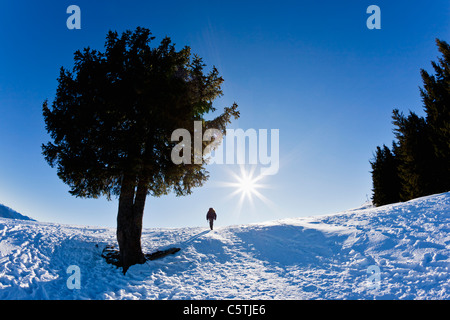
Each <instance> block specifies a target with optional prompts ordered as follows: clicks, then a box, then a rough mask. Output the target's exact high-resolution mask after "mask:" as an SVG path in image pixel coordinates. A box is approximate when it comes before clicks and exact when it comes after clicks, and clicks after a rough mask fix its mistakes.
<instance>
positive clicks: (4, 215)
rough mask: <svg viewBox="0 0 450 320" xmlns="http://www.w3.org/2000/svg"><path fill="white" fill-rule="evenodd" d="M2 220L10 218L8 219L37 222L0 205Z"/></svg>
mask: <svg viewBox="0 0 450 320" xmlns="http://www.w3.org/2000/svg"><path fill="white" fill-rule="evenodd" d="M0 218H8V219H20V220H31V221H35V220H34V219H31V218H30V217H27V216H24V215H22V214H20V213H18V212H17V211H15V210H13V209H11V208H9V207H7V206H4V205H2V204H0Z"/></svg>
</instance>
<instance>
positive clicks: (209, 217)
mask: <svg viewBox="0 0 450 320" xmlns="http://www.w3.org/2000/svg"><path fill="white" fill-rule="evenodd" d="M216 219H217V214H216V212H215V211H214V209H213V208H209V210H208V213H207V214H206V220H209V227H210V228H211V230H212V229H213V223H214V220H216Z"/></svg>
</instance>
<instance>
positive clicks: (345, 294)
mask: <svg viewBox="0 0 450 320" xmlns="http://www.w3.org/2000/svg"><path fill="white" fill-rule="evenodd" d="M449 218H450V193H444V194H439V195H434V196H429V197H424V198H420V199H415V200H412V201H409V202H406V203H399V204H393V205H387V206H383V207H379V208H369V207H368V206H365V207H363V208H360V209H353V210H350V211H346V212H341V213H337V214H331V215H325V216H315V217H307V218H296V219H285V220H278V221H271V222H267V223H258V224H250V225H239V226H229V227H223V228H218V229H217V230H214V231H209V230H207V228H206V227H205V228H179V229H144V231H143V236H142V245H143V248H144V251H145V252H154V251H157V250H161V249H165V248H169V247H179V248H181V250H180V251H179V252H178V253H176V254H174V255H170V256H167V257H165V258H163V259H160V260H154V261H147V263H145V264H143V265H135V266H132V267H131V268H130V269H129V271H128V272H127V274H126V275H125V276H124V275H123V274H122V272H121V270H120V269H118V268H116V267H115V266H113V265H111V264H108V263H106V262H105V260H104V259H103V258H102V257H101V252H102V249H103V248H105V247H106V246H107V245H111V244H114V243H116V240H115V229H112V228H100V227H86V226H74V225H61V224H55V223H43V222H34V221H20V220H10V219H0V299H449V298H450V274H449V271H450V270H449V268H450V234H449V231H450V219H449ZM70 266H77V267H78V270H79V276H80V277H79V280H80V281H79V289H73V287H72V286H70V285H68V284H69V281H70V277H71V276H72V273H71V270H73V268H69V267H70ZM68 271H69V272H68ZM374 271H375V273H373V272H374ZM71 288H72V289H71Z"/></svg>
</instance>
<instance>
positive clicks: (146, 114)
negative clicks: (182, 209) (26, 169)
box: [42, 27, 239, 273]
mask: <svg viewBox="0 0 450 320" xmlns="http://www.w3.org/2000/svg"><path fill="white" fill-rule="evenodd" d="M152 40H154V37H152V36H151V33H150V31H149V30H148V29H146V28H140V27H138V28H137V29H136V30H135V31H134V32H131V31H126V32H124V33H123V34H122V35H121V36H119V35H118V34H117V32H112V31H110V32H109V33H108V34H107V37H106V43H105V51H104V52H99V51H97V50H92V49H90V48H86V49H84V50H82V51H77V52H75V57H74V60H75V63H74V67H73V71H72V72H71V71H69V70H67V69H65V68H61V71H60V75H59V78H58V87H57V92H56V97H55V99H54V101H53V103H52V105H51V107H50V106H49V105H48V103H47V102H44V105H43V115H44V119H45V124H46V129H47V131H48V132H49V133H50V136H51V138H52V141H50V142H48V143H47V144H45V145H43V146H42V148H43V154H44V156H45V159H46V160H47V162H48V163H49V164H50V165H51V166H52V167H54V166H56V167H57V172H58V176H59V177H60V178H61V179H62V180H63V182H65V183H66V184H68V185H69V186H70V193H71V194H72V195H74V196H77V197H89V198H97V197H100V196H106V197H107V198H108V199H111V197H112V196H117V197H118V199H119V208H118V215H117V241H118V244H119V250H120V259H121V264H122V267H123V272H124V273H125V272H126V271H127V269H128V267H129V266H131V265H133V264H137V263H143V262H144V261H145V257H144V254H143V252H142V248H141V233H142V218H143V213H144V206H145V201H146V197H147V195H151V196H156V197H159V196H161V195H165V194H168V193H169V192H174V193H175V194H176V195H177V196H184V195H188V194H190V193H191V192H192V189H193V188H195V187H200V186H202V185H203V184H204V182H205V181H206V180H207V179H208V178H209V175H208V172H207V171H206V169H205V164H206V163H205V160H204V159H203V160H202V161H201V163H198V162H192V164H178V165H177V164H174V163H173V162H172V160H171V151H172V149H173V148H174V146H175V144H176V143H178V142H172V141H171V134H172V132H173V131H174V130H176V129H179V128H183V129H186V130H188V131H189V132H190V133H191V135H192V136H193V131H194V121H201V123H202V129H203V130H204V129H206V128H210V127H212V126H214V128H216V129H219V130H220V131H221V132H222V133H223V134H225V127H226V125H227V124H228V123H230V122H231V118H232V117H234V118H238V117H239V111H237V105H236V104H233V106H231V107H226V108H225V109H224V111H223V113H222V114H220V115H218V116H217V117H216V118H213V119H212V120H206V119H205V115H206V114H208V113H210V112H213V111H215V107H213V101H214V100H215V99H216V98H217V97H218V96H220V95H222V91H221V84H222V82H223V79H222V77H220V76H219V73H218V71H217V69H216V68H215V67H213V68H212V70H211V71H210V72H208V73H205V72H204V67H205V65H204V63H203V62H202V59H201V58H199V57H198V56H196V55H192V54H191V50H190V48H189V47H184V48H183V49H181V50H180V51H177V50H175V46H174V44H173V43H172V42H171V40H170V38H165V39H163V40H162V41H161V43H160V45H159V46H156V47H151V46H150V42H151V41H152ZM206 144H207V142H203V145H202V147H203V148H204V147H206Z"/></svg>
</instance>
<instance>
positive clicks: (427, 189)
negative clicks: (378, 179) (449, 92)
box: [392, 109, 439, 201]
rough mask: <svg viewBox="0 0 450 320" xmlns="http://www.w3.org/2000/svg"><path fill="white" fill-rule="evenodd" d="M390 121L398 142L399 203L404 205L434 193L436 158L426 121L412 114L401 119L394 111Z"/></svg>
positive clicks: (398, 112) (436, 172)
mask: <svg viewBox="0 0 450 320" xmlns="http://www.w3.org/2000/svg"><path fill="white" fill-rule="evenodd" d="M392 118H393V124H394V125H395V126H396V128H395V129H394V132H395V136H396V138H397V141H398V142H397V147H396V156H397V157H398V161H399V166H398V168H399V177H400V181H401V191H400V199H401V200H402V201H407V200H410V199H413V198H417V197H422V196H425V195H429V194H433V193H436V192H438V191H437V190H438V189H437V188H436V185H435V183H434V182H435V179H436V176H437V175H439V170H438V169H437V168H436V167H435V163H436V157H435V156H434V149H433V146H432V145H431V143H430V133H429V128H428V126H427V123H426V120H425V119H424V118H423V117H419V116H417V114H415V113H414V112H410V114H409V115H408V117H405V116H404V115H403V113H401V112H400V111H399V110H397V109H395V110H394V111H393V116H392Z"/></svg>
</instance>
